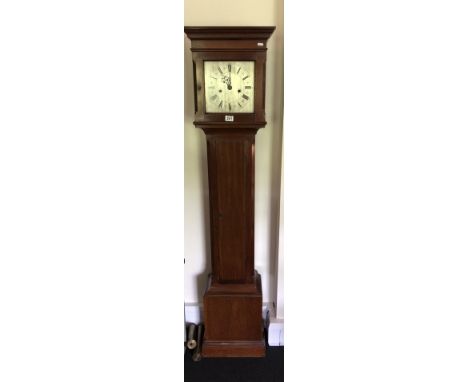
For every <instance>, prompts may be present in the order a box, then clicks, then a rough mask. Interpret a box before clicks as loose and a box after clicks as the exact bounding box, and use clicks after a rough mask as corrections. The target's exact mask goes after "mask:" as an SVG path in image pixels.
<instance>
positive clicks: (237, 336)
mask: <svg viewBox="0 0 468 382" xmlns="http://www.w3.org/2000/svg"><path fill="white" fill-rule="evenodd" d="M274 29H275V28H274V27H185V33H186V35H187V37H188V38H189V39H190V40H191V51H192V59H193V77H194V94H195V120H194V125H195V127H197V128H200V129H202V130H203V131H204V133H205V136H206V141H207V156H208V182H209V199H210V238H211V268H212V273H211V275H210V276H209V279H208V280H207V289H206V291H205V294H204V296H203V309H204V312H203V313H204V321H205V333H204V338H203V346H202V354H203V356H204V357H263V356H264V355H265V339H264V325H263V320H262V282H261V277H260V274H258V273H257V272H256V271H255V269H254V177H255V176H254V169H255V165H254V164H255V163H254V154H255V150H254V147H255V135H256V133H257V131H258V130H259V129H260V128H262V127H264V126H265V124H266V120H265V69H266V55H267V47H266V45H267V40H268V39H269V37H270V36H271V34H272V33H273V31H274Z"/></svg>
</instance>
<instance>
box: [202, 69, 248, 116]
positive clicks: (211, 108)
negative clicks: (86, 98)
mask: <svg viewBox="0 0 468 382" xmlns="http://www.w3.org/2000/svg"><path fill="white" fill-rule="evenodd" d="M204 69H205V105H206V112H207V113H253V111H254V90H255V89H254V84H255V82H254V79H255V78H254V74H255V63H254V61H205V63H204Z"/></svg>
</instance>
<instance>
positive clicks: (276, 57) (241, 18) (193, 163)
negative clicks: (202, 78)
mask: <svg viewBox="0 0 468 382" xmlns="http://www.w3.org/2000/svg"><path fill="white" fill-rule="evenodd" d="M184 25H186V26H209V25H212V26H234V25H239V26H242V25H245V26H276V31H275V32H274V33H273V35H272V37H271V38H270V40H269V41H268V45H267V46H268V56H267V89H266V119H267V125H266V127H265V128H264V129H260V130H259V132H258V133H257V136H256V149H255V155H256V157H255V160H256V166H255V172H256V174H255V268H256V269H257V270H258V271H259V272H260V274H261V275H262V282H263V295H264V301H265V302H276V300H277V294H279V295H280V296H282V290H280V291H278V281H279V285H280V288H281V289H282V280H278V263H280V264H282V259H280V261H278V234H279V232H278V231H279V210H280V208H279V206H280V190H281V186H280V184H281V181H280V177H281V151H282V130H283V0H257V1H251V0H238V1H236V2H227V1H219V0H218V1H212V0H185V18H184ZM184 39H185V47H184V59H185V65H184V66H185V85H184V86H185V89H184V90H185V109H184V110H185V117H184V126H185V131H184V134H185V138H184V139H185V153H184V165H185V177H184V182H185V194H184V203H185V206H184V208H185V220H184V224H185V234H184V240H185V243H184V244H185V302H186V303H199V302H201V301H202V294H203V290H204V288H205V284H206V275H207V274H208V272H209V271H210V269H209V268H210V262H209V254H210V252H209V251H210V247H209V246H210V243H209V221H208V179H207V168H206V145H205V137H204V134H203V131H201V130H199V129H196V128H195V127H194V126H193V123H192V122H193V114H194V109H193V105H194V100H193V84H192V80H193V78H192V61H191V52H190V41H189V40H188V39H187V37H186V36H184ZM281 256H282V252H281ZM280 275H281V277H282V272H281V271H280ZM280 298H281V299H282V297H280ZM280 305H281V306H282V301H281V302H280Z"/></svg>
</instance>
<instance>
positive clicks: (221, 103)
mask: <svg viewBox="0 0 468 382" xmlns="http://www.w3.org/2000/svg"><path fill="white" fill-rule="evenodd" d="M218 107H219V108H220V109H221V108H222V107H223V101H221V102H220V103H219V105H218Z"/></svg>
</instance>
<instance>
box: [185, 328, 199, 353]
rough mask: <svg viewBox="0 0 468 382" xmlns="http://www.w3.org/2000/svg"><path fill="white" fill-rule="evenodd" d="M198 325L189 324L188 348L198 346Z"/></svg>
mask: <svg viewBox="0 0 468 382" xmlns="http://www.w3.org/2000/svg"><path fill="white" fill-rule="evenodd" d="M196 328H197V326H196V325H195V324H189V325H188V334H187V349H190V350H192V349H195V348H196V347H197V338H196V333H195V330H196Z"/></svg>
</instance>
